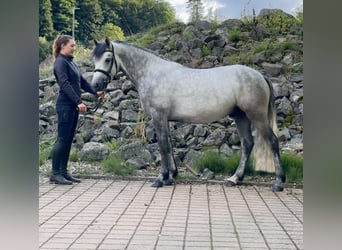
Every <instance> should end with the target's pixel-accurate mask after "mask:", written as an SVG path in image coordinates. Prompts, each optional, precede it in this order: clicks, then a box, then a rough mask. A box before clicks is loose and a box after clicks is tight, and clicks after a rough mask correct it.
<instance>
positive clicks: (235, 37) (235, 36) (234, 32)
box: [229, 27, 241, 42]
mask: <svg viewBox="0 0 342 250" xmlns="http://www.w3.org/2000/svg"><path fill="white" fill-rule="evenodd" d="M240 33H241V32H240V30H239V29H238V28H236V27H233V28H232V29H231V30H230V31H229V38H230V40H231V41H232V42H238V41H240V40H241V35H240Z"/></svg>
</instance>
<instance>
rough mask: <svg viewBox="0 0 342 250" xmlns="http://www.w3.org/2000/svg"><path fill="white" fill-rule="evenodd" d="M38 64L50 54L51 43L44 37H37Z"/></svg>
mask: <svg viewBox="0 0 342 250" xmlns="http://www.w3.org/2000/svg"><path fill="white" fill-rule="evenodd" d="M38 41H39V63H41V62H42V61H44V60H45V59H46V58H47V57H48V56H49V55H51V54H52V43H51V42H48V41H47V40H46V38H45V37H41V36H40V37H39V38H38Z"/></svg>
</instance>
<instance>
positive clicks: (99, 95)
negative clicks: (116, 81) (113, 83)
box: [96, 91, 105, 99]
mask: <svg viewBox="0 0 342 250" xmlns="http://www.w3.org/2000/svg"><path fill="white" fill-rule="evenodd" d="M96 94H97V96H98V97H100V98H101V99H103V98H104V96H105V92H104V91H97V92H96Z"/></svg>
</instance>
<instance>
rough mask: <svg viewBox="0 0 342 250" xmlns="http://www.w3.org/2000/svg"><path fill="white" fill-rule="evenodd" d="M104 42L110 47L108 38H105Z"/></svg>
mask: <svg viewBox="0 0 342 250" xmlns="http://www.w3.org/2000/svg"><path fill="white" fill-rule="evenodd" d="M105 42H106V44H107V46H108V47H109V46H110V40H109V38H108V37H106V39H105Z"/></svg>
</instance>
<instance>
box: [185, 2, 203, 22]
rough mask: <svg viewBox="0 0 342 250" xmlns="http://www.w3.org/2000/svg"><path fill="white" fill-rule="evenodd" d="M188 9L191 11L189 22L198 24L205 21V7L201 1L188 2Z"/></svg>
mask: <svg viewBox="0 0 342 250" xmlns="http://www.w3.org/2000/svg"><path fill="white" fill-rule="evenodd" d="M187 5H188V6H187V8H188V10H189V14H190V18H189V22H191V23H193V22H197V21H199V20H202V19H203V12H204V7H203V3H202V1H201V0H188V1H187Z"/></svg>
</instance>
